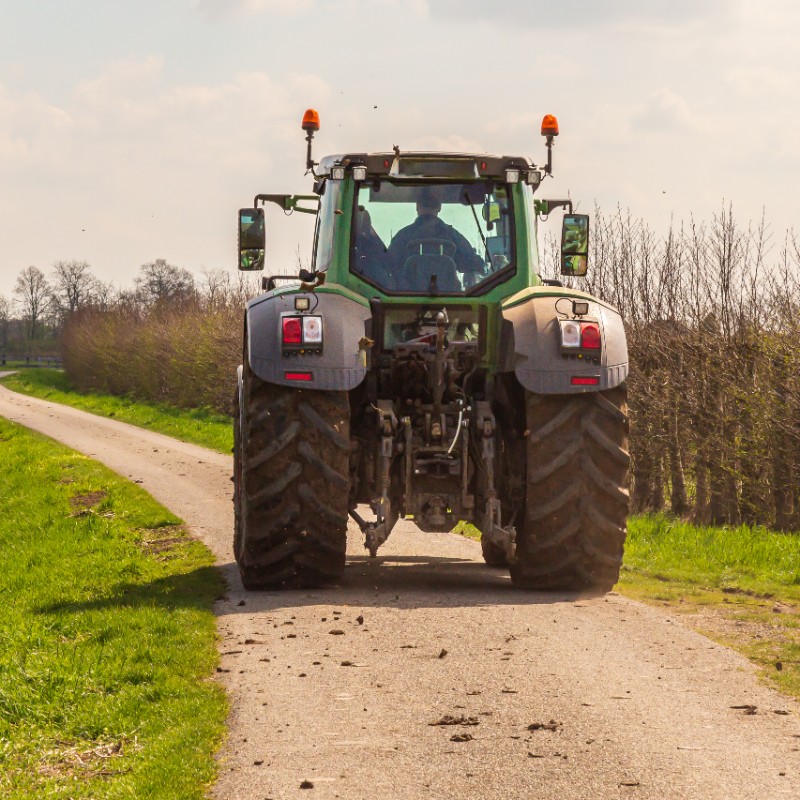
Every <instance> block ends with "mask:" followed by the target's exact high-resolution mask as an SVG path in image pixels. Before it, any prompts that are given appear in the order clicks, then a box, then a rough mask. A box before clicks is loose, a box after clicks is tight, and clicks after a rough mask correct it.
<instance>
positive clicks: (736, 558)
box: [625, 515, 800, 601]
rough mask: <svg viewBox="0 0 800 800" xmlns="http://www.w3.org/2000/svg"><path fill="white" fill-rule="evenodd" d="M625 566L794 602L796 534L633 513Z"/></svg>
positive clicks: (798, 586)
mask: <svg viewBox="0 0 800 800" xmlns="http://www.w3.org/2000/svg"><path fill="white" fill-rule="evenodd" d="M625 567H626V569H627V570H628V571H630V572H633V573H635V574H637V575H640V576H642V577H645V578H655V579H657V580H661V581H663V580H665V579H666V580H668V581H671V582H677V583H691V584H695V585H701V586H704V587H707V588H714V589H726V590H729V591H731V590H732V591H733V592H735V593H750V594H759V595H776V596H777V595H780V596H781V597H783V598H784V599H791V600H796V601H800V535H797V534H791V533H776V532H775V531H770V530H768V529H767V528H763V527H756V528H750V527H748V526H746V525H742V526H740V527H738V528H729V527H721V528H714V527H708V526H698V525H691V524H689V523H686V522H681V521H680V520H673V519H670V518H669V517H666V516H662V515H653V516H646V517H645V516H638V517H633V518H631V519H630V521H629V524H628V540H627V542H626V545H625Z"/></svg>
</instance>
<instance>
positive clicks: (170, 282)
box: [135, 258, 194, 306]
mask: <svg viewBox="0 0 800 800" xmlns="http://www.w3.org/2000/svg"><path fill="white" fill-rule="evenodd" d="M135 284H136V293H137V296H138V298H139V300H140V301H141V302H142V303H143V304H144V305H146V306H153V305H156V304H160V303H165V302H169V301H171V300H182V299H186V298H188V297H189V296H190V295H191V294H192V293H193V292H194V278H192V274H191V273H190V272H189V271H188V270H185V269H183V268H182V267H176V266H173V265H172V264H168V263H167V261H166V260H165V259H163V258H157V259H156V260H155V261H152V262H150V263H148V264H142V267H141V269H140V271H139V275H138V277H137V278H136V281H135Z"/></svg>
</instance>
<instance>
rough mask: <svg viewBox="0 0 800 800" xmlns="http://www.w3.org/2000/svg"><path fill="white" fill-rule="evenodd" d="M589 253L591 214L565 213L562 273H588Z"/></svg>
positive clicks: (562, 241)
mask: <svg viewBox="0 0 800 800" xmlns="http://www.w3.org/2000/svg"><path fill="white" fill-rule="evenodd" d="M588 254H589V215H588V214H565V215H564V222H563V224H562V227H561V274H562V275H577V276H582V275H585V274H586V270H587V268H588Z"/></svg>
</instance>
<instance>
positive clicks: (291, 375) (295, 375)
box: [283, 372, 314, 381]
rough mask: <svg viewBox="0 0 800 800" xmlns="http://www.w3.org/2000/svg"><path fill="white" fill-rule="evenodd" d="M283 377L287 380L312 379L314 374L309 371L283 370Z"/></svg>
mask: <svg viewBox="0 0 800 800" xmlns="http://www.w3.org/2000/svg"><path fill="white" fill-rule="evenodd" d="M283 378H284V380H287V381H313V380H314V375H313V373H311V372H284V373H283Z"/></svg>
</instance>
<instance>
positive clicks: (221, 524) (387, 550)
mask: <svg viewBox="0 0 800 800" xmlns="http://www.w3.org/2000/svg"><path fill="white" fill-rule="evenodd" d="M0 415H2V416H4V417H6V418H8V419H12V420H14V421H16V422H19V423H21V424H23V425H27V426H28V427H31V428H33V429H35V430H39V431H41V432H42V433H45V434H47V435H49V436H52V437H53V438H56V439H58V440H59V441H63V442H64V443H66V444H67V445H69V446H70V447H73V448H75V449H77V450H79V451H81V452H83V453H86V454H87V455H89V456H91V457H93V458H96V459H98V460H99V461H103V462H104V463H106V464H108V465H109V466H110V467H112V469H115V470H116V471H117V472H119V473H120V474H121V475H123V476H125V477H128V478H129V479H131V480H134V481H136V482H137V483H140V484H141V485H142V486H143V488H145V489H146V490H147V491H148V492H150V493H151V494H152V495H153V496H154V497H155V498H156V499H158V500H159V501H160V502H161V503H163V504H164V505H166V506H167V507H169V508H170V509H171V510H172V511H173V512H174V513H176V514H177V515H179V516H181V517H182V518H183V519H184V520H186V522H187V523H188V525H189V527H190V528H191V530H192V531H193V532H194V534H195V535H197V536H198V537H199V538H201V539H202V540H203V541H204V542H205V543H206V544H207V545H208V546H209V547H210V548H211V549H212V550H213V551H214V553H215V555H216V557H217V560H218V562H219V564H220V567H221V569H222V570H223V571H224V573H225V575H226V577H227V579H228V582H229V586H230V590H229V591H228V593H227V595H226V596H225V597H224V598H222V599H221V600H220V601H219V603H218V604H217V608H216V611H217V615H218V626H219V631H220V650H221V653H222V656H221V664H220V668H219V673H218V678H219V680H220V681H221V682H222V683H223V684H224V686H225V687H226V689H227V691H228V693H229V696H230V700H231V716H230V720H229V729H230V732H229V738H228V741H227V742H226V744H225V745H224V746H223V749H222V752H221V753H220V756H219V759H220V777H219V780H218V782H217V785H216V786H215V787H214V789H213V796H215V797H218V798H237V799H238V798H242V799H245V798H253V799H254V800H255V798H258V800H263V798H267V797H270V798H294V797H304V798H305V797H319V798H334V797H340V798H371V799H372V798H374V799H375V800H381V799H382V798H387V799H388V798H392V799H393V800H394V799H395V798H424V797H437V798H465V797H481V798H513V797H529V796H536V797H540V798H560V799H561V800H563V799H565V798H576V799H577V798H580V799H581V800H585V799H588V798H603V799H604V800H607V799H608V798H618V797H619V798H629V797H630V798H653V800H656V798H658V799H659V800H661V799H663V798H700V797H702V798H705V799H706V800H709V799H710V798H726V799H727V798H753V797H759V798H770V799H772V798H796V797H797V796H798V794H799V793H800V792H799V790H798V787H800V708H798V706H797V704H796V703H793V702H792V701H790V700H788V699H786V698H784V697H782V696H781V695H779V694H777V693H776V692H774V691H772V690H770V689H767V688H766V687H764V686H761V685H760V684H759V683H758V682H757V681H756V679H755V677H754V669H753V668H752V666H751V665H750V664H749V663H748V662H747V661H746V660H745V659H744V658H742V657H740V656H738V655H737V654H735V653H733V652H732V651H729V650H727V649H726V648H723V647H721V646H719V645H716V644H714V643H712V642H710V641H709V640H708V639H705V638H704V637H702V636H700V635H699V634H696V633H694V632H692V631H689V630H687V629H686V628H684V627H683V626H682V625H681V624H680V621H679V620H678V619H676V618H675V617H672V616H670V615H669V614H667V613H664V612H661V611H659V610H658V609H653V608H650V607H646V606H642V605H639V604H637V603H634V602H631V601H629V600H626V599H625V598H622V597H619V596H616V595H613V594H612V595H609V596H607V597H595V598H582V597H576V596H567V595H543V594H535V593H524V592H520V591H516V590H514V589H513V588H512V587H511V585H510V582H509V579H508V577H507V575H506V574H504V571H502V570H494V569H490V568H488V567H486V566H484V565H483V563H482V561H481V558H480V547H479V546H478V545H477V543H475V542H471V541H469V540H466V539H463V538H460V537H457V536H453V535H450V534H421V533H420V532H418V531H417V530H416V528H415V527H414V526H413V525H411V524H410V523H401V524H400V525H398V528H397V529H396V530H395V532H394V533H393V534H392V536H391V538H390V539H389V541H388V542H387V544H386V545H384V547H383V548H382V549H381V551H380V556H379V557H378V558H377V559H374V560H370V559H369V558H368V557H366V554H365V551H364V550H363V546H362V543H361V538H360V535H358V534H357V532H356V531H353V535H352V536H351V541H350V543H349V548H348V553H349V557H348V567H347V570H346V573H345V579H344V581H343V583H342V585H341V586H340V587H336V588H331V589H326V590H317V591H294V592H282V593H281V592H262V593H247V592H244V591H243V590H242V589H241V585H240V583H239V581H238V576H237V571H236V568H235V565H234V564H233V563H232V554H231V531H232V510H231V502H230V496H231V483H230V474H231V459H230V458H229V457H227V456H222V455H219V454H216V453H212V452H210V451H207V450H204V449H202V448H199V447H195V446H193V445H189V444H184V443H181V442H176V441H175V440H173V439H169V438H168V437H165V436H161V435H158V434H153V433H150V432H148V431H144V430H141V429H138V428H132V427H130V426H127V425H124V424H122V423H118V422H115V421H112V420H106V419H102V418H98V417H94V416H92V415H89V414H86V413H84V412H80V411H77V410H74V409H69V408H66V407H63V406H57V405H54V404H50V403H46V402H44V401H40V400H35V399H32V398H28V397H23V396H21V395H16V394H13V393H11V392H9V391H8V390H6V389H4V388H0Z"/></svg>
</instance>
